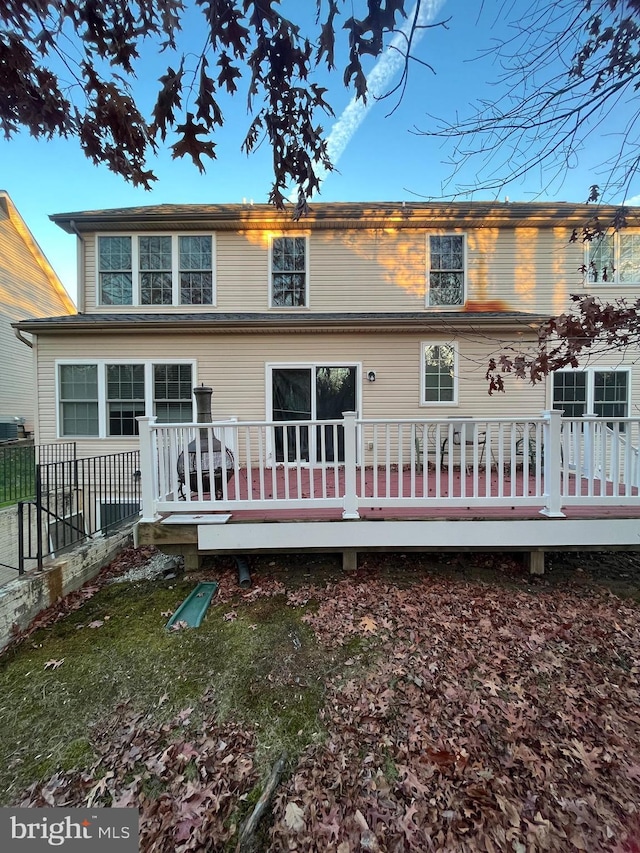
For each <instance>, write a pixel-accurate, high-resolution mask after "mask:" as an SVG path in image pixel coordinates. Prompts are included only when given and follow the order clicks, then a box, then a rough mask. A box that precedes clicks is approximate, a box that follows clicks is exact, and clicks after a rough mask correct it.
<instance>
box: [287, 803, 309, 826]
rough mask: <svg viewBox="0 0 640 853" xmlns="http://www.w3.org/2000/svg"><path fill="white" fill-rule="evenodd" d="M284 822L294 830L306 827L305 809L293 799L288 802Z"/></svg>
mask: <svg viewBox="0 0 640 853" xmlns="http://www.w3.org/2000/svg"><path fill="white" fill-rule="evenodd" d="M284 822H285V823H286V825H287V826H288V827H289V829H292V830H293V831H294V832H301V831H302V830H303V829H304V828H305V825H306V824H305V820H304V810H303V809H301V808H300V806H299V805H298V804H297V803H294V802H293V801H291V802H289V803H287V808H286V809H285V812H284Z"/></svg>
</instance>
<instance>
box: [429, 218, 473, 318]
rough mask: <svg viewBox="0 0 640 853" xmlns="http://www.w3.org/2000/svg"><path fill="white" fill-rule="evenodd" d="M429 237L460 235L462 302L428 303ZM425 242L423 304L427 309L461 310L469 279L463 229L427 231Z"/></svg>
mask: <svg viewBox="0 0 640 853" xmlns="http://www.w3.org/2000/svg"><path fill="white" fill-rule="evenodd" d="M431 237H462V264H463V267H462V270H463V276H464V281H463V285H462V302H461V303H460V304H459V305H429V289H430V283H431V276H430V273H431V240H430V238H431ZM425 242H426V255H425V257H426V270H425V294H424V305H425V308H426V309H427V310H429V311H462V309H463V308H464V306H465V304H466V302H467V290H468V279H469V264H468V257H467V251H468V250H467V247H468V242H469V241H468V240H467V234H466V232H465V231H429V232H427V234H426V236H425Z"/></svg>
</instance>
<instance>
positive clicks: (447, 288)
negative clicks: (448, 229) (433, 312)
mask: <svg viewBox="0 0 640 853" xmlns="http://www.w3.org/2000/svg"><path fill="white" fill-rule="evenodd" d="M428 239H429V270H428V274H429V288H428V294H427V305H428V307H429V308H446V307H449V306H451V307H456V306H458V305H464V299H465V294H464V288H465V263H464V256H465V251H464V235H463V234H443V235H431V236H429V238H428Z"/></svg>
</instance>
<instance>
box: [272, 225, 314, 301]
mask: <svg viewBox="0 0 640 853" xmlns="http://www.w3.org/2000/svg"><path fill="white" fill-rule="evenodd" d="M306 304H307V239H306V237H274V238H273V240H272V243H271V305H272V306H273V307H278V308H300V307H305V306H306Z"/></svg>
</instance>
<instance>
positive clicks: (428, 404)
mask: <svg viewBox="0 0 640 853" xmlns="http://www.w3.org/2000/svg"><path fill="white" fill-rule="evenodd" d="M433 346H439V347H441V346H451V347H453V400H442V401H437V402H435V401H431V400H427V399H426V395H425V381H426V379H425V374H426V372H425V363H424V350H425V347H433ZM458 356H459V352H458V342H457V341H432V340H427V341H421V342H420V403H419V405H420V406H421V407H423V408H428V409H431V408H443V407H445V408H446V407H447V406H449V407H452V406H456V407H457V406H458V391H459V386H460V375H459V373H458V365H459V361H460V360H459V357H458Z"/></svg>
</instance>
